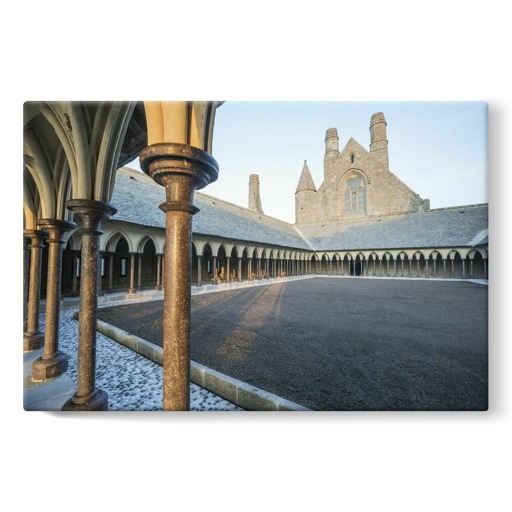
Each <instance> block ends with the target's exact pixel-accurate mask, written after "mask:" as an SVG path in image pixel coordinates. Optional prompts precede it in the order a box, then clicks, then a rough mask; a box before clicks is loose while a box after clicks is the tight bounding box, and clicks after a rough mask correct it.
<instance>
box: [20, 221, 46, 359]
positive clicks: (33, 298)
mask: <svg viewBox="0 0 512 512" xmlns="http://www.w3.org/2000/svg"><path fill="white" fill-rule="evenodd" d="M24 235H25V236H26V237H27V238H30V277H29V283H28V304H27V330H26V331H25V333H24V334H23V350H24V352H28V351H31V350H37V349H38V348H41V345H42V343H43V339H44V333H43V332H41V331H40V330H39V301H40V296H41V261H42V249H43V248H44V245H43V240H44V239H45V238H46V237H47V236H48V233H47V232H46V231H41V230H36V229H32V230H26V231H25V232H24Z"/></svg>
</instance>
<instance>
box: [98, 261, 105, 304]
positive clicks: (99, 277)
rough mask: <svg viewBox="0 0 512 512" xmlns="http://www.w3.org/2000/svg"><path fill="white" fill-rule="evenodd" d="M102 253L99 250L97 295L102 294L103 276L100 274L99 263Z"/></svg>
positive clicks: (100, 263) (100, 262)
mask: <svg viewBox="0 0 512 512" xmlns="http://www.w3.org/2000/svg"><path fill="white" fill-rule="evenodd" d="M103 254H104V253H102V252H101V251H100V252H99V254H98V295H103V291H102V289H101V285H102V281H103V277H102V275H101V265H102V260H103Z"/></svg>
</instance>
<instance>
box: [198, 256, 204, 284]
mask: <svg viewBox="0 0 512 512" xmlns="http://www.w3.org/2000/svg"><path fill="white" fill-rule="evenodd" d="M202 264H203V257H202V256H198V257H197V286H202V285H203V282H202V277H201V265H202Z"/></svg>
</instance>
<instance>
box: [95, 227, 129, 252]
mask: <svg viewBox="0 0 512 512" xmlns="http://www.w3.org/2000/svg"><path fill="white" fill-rule="evenodd" d="M122 238H124V239H125V240H126V243H127V245H128V252H134V250H133V244H132V240H131V238H130V237H129V236H128V235H127V234H126V233H125V232H124V231H123V230H122V229H117V230H116V231H114V232H113V233H111V234H110V236H109V237H108V238H107V239H106V240H105V243H104V244H103V249H101V246H100V250H103V251H108V252H115V250H116V246H117V244H118V243H119V240H121V239H122Z"/></svg>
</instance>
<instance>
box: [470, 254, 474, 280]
mask: <svg viewBox="0 0 512 512" xmlns="http://www.w3.org/2000/svg"><path fill="white" fill-rule="evenodd" d="M469 277H470V278H471V279H473V278H474V275H473V258H470V260H469Z"/></svg>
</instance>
